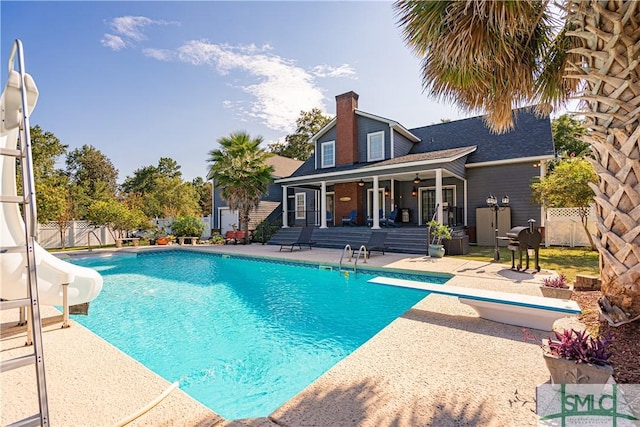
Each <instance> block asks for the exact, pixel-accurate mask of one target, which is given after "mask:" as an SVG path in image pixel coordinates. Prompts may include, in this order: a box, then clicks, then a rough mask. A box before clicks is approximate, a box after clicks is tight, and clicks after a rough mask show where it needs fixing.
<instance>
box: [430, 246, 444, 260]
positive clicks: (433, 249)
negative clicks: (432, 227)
mask: <svg viewBox="0 0 640 427" xmlns="http://www.w3.org/2000/svg"><path fill="white" fill-rule="evenodd" d="M429 256H430V257H431V258H442V257H443V256H444V245H429Z"/></svg>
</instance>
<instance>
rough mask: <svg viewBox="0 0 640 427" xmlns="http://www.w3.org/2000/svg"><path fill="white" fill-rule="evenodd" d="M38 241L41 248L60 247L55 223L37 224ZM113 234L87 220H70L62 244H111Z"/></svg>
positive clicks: (70, 245)
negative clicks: (90, 223)
mask: <svg viewBox="0 0 640 427" xmlns="http://www.w3.org/2000/svg"><path fill="white" fill-rule="evenodd" d="M38 243H39V244H40V246H42V247H43V248H47V249H53V248H60V247H62V245H61V242H60V231H59V230H58V226H57V225H56V224H55V223H49V224H38ZM114 243H115V242H114V240H113V236H111V233H109V231H108V230H107V229H106V228H105V227H94V226H92V225H89V222H87V221H71V223H70V225H69V228H67V232H66V235H65V242H64V246H65V247H67V248H69V247H72V246H89V244H91V247H98V246H100V245H113V244H114Z"/></svg>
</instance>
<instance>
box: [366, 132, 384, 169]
mask: <svg viewBox="0 0 640 427" xmlns="http://www.w3.org/2000/svg"><path fill="white" fill-rule="evenodd" d="M374 160H384V132H375V133H370V134H368V135H367V161H369V162H372V161H374Z"/></svg>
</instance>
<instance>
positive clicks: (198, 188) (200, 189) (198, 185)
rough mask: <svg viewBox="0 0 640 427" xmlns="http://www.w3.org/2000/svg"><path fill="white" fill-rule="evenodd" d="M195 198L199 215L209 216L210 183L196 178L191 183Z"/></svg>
mask: <svg viewBox="0 0 640 427" xmlns="http://www.w3.org/2000/svg"><path fill="white" fill-rule="evenodd" d="M191 185H192V186H193V188H194V190H195V192H196V197H197V198H198V206H200V214H201V215H202V216H207V215H211V198H212V197H213V195H212V194H211V190H212V188H211V182H208V181H207V182H205V181H204V179H202V177H196V178H194V179H193V180H192V181H191Z"/></svg>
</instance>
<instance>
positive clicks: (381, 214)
mask: <svg viewBox="0 0 640 427" xmlns="http://www.w3.org/2000/svg"><path fill="white" fill-rule="evenodd" d="M378 218H380V225H385V221H386V220H385V218H384V211H383V210H382V209H380V210H379V211H378ZM367 227H373V218H371V217H367Z"/></svg>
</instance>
